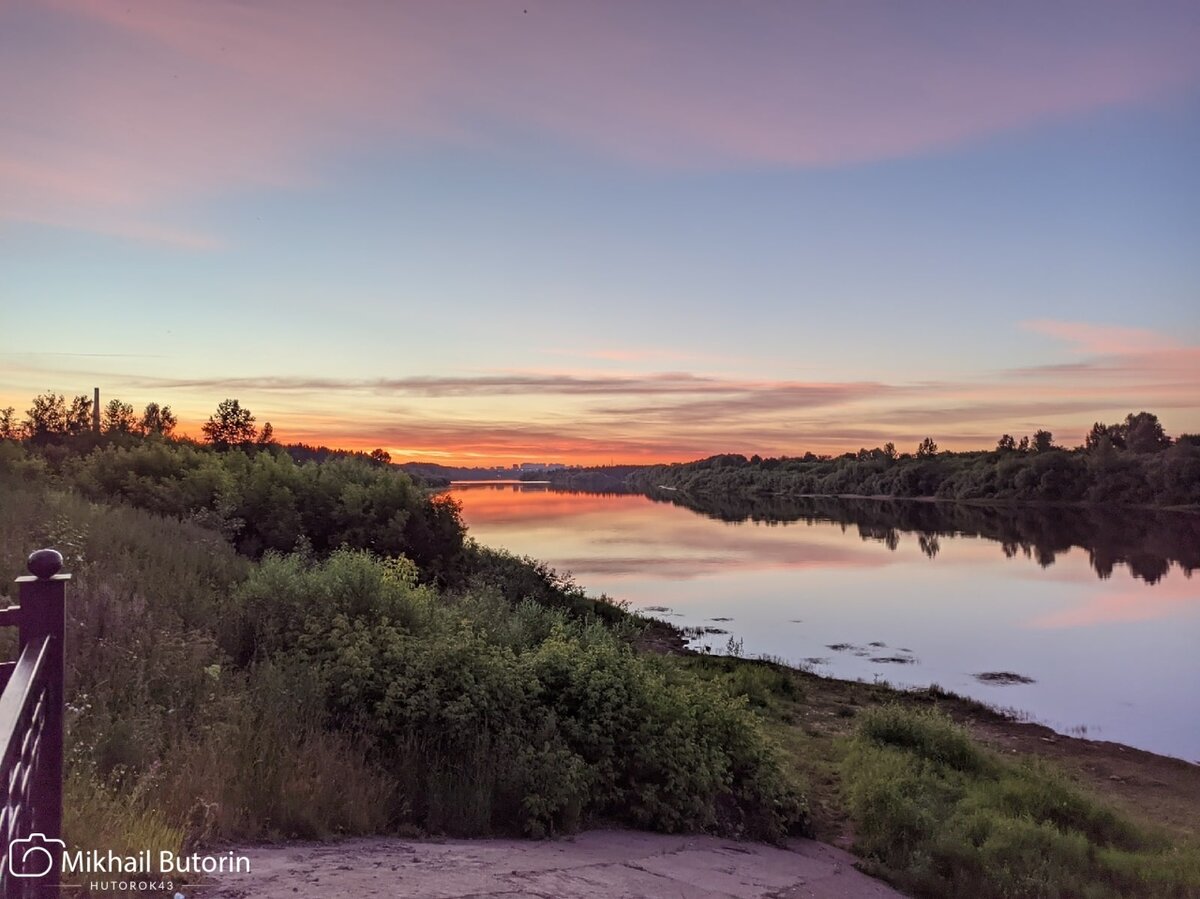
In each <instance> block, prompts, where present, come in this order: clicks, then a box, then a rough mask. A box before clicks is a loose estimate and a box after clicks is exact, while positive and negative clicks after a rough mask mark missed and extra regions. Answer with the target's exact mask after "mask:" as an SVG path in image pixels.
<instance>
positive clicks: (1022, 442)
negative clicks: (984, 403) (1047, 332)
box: [564, 412, 1200, 506]
mask: <svg viewBox="0 0 1200 899" xmlns="http://www.w3.org/2000/svg"><path fill="white" fill-rule="evenodd" d="M570 476H571V475H565V476H564V477H570ZM576 480H578V478H576ZM624 484H625V486H626V487H628V488H629V489H633V490H638V491H648V490H653V489H656V488H658V487H663V486H666V487H672V488H675V489H677V490H684V491H690V492H694V493H696V494H704V493H720V492H725V493H737V492H742V493H746V494H748V495H781V496H801V495H859V496H899V497H935V498H938V499H953V500H1021V501H1046V502H1084V503H1100V504H1128V505H1158V506H1194V505H1200V435H1195V434H1184V435H1181V436H1179V437H1177V438H1172V437H1171V436H1170V435H1168V434H1167V433H1166V432H1165V431H1164V429H1163V426H1162V423H1161V422H1160V421H1159V419H1158V416H1157V415H1155V414H1153V413H1150V412H1136V413H1130V414H1129V415H1127V416H1126V417H1125V420H1124V421H1123V422H1119V423H1117V424H1111V425H1110V424H1105V423H1103V422H1096V423H1095V425H1093V427H1092V429H1091V430H1090V431H1089V432H1088V435H1087V438H1086V440H1085V442H1084V444H1083V445H1082V446H1078V447H1075V448H1074V449H1067V448H1065V447H1062V446H1059V445H1057V444H1056V443H1055V442H1054V435H1053V434H1052V433H1051V432H1050V431H1047V430H1039V431H1037V432H1035V433H1034V434H1033V435H1032V436H1030V437H1022V438H1020V439H1019V440H1018V439H1016V438H1014V437H1013V436H1012V435H1009V434H1005V435H1003V436H1002V437H1000V439H999V440H998V441H997V443H996V448H995V449H993V450H981V451H969V452H944V451H941V450H939V448H938V446H937V443H936V442H935V441H934V440H933V439H932V438H929V437H926V438H925V439H924V440H922V441H921V443H920V444H919V445H918V446H917V447H916V449H915V451H914V452H912V453H900V452H898V451H897V450H896V447H895V445H894V444H892V443H887V444H884V445H883V446H882V447H875V448H873V449H866V448H863V449H860V450H859V451H858V452H853V453H845V454H843V455H841V456H829V455H816V454H814V453H805V454H804V455H803V456H798V457H789V456H780V457H776V458H763V457H761V456H758V455H753V456H750V457H746V456H744V455H741V454H737V453H725V454H721V455H717V456H711V457H709V458H707V459H701V460H699V461H696V462H685V463H677V464H672V465H654V466H646V467H642V468H637V469H634V470H632V471H631V472H629V473H628V474H627V475H626V476H625V477H624Z"/></svg>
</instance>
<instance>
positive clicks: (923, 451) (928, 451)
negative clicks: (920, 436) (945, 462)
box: [917, 437, 938, 459]
mask: <svg viewBox="0 0 1200 899" xmlns="http://www.w3.org/2000/svg"><path fill="white" fill-rule="evenodd" d="M937 451H938V447H937V444H936V443H934V442H933V438H932V437H926V438H925V439H924V440H922V441H921V445H920V446H918V447H917V458H918V459H929V458H932V457H933V456H936V455H937Z"/></svg>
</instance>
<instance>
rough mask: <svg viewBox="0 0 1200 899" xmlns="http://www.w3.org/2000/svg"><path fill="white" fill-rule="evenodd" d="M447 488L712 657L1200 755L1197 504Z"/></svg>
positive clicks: (482, 517) (486, 519) (481, 525)
mask: <svg viewBox="0 0 1200 899" xmlns="http://www.w3.org/2000/svg"><path fill="white" fill-rule="evenodd" d="M451 490H452V493H453V494H454V495H455V496H456V498H457V499H459V500H460V501H461V502H462V504H463V517H464V519H465V520H466V522H467V524H468V526H469V528H470V533H471V534H472V536H474V537H475V538H476V539H478V540H479V541H480V542H482V543H484V544H486V545H489V546H496V547H503V548H505V549H508V550H511V551H513V552H515V553H518V554H522V555H530V556H534V557H536V558H538V559H542V560H544V561H546V562H548V563H550V564H551V565H553V566H554V567H555V568H557V569H559V570H565V571H569V572H571V573H572V575H573V576H574V578H575V580H576V581H577V582H578V583H580V584H581V585H582V586H584V587H586V588H587V590H588V592H589V593H593V594H598V593H604V594H607V595H608V596H610V597H612V598H613V599H617V600H622V601H626V602H628V603H629V604H630V606H631V607H632V608H633V609H635V610H642V611H646V612H647V613H648V614H653V615H656V616H658V617H661V618H664V619H665V620H667V621H669V622H671V623H672V624H675V625H678V626H680V627H685V628H695V629H705V630H707V632H706V633H703V634H701V635H699V636H697V637H696V638H695V639H694V641H693V643H694V645H696V646H697V647H702V648H707V649H708V651H712V652H737V653H741V654H743V655H746V656H759V655H769V656H772V657H776V658H779V659H781V660H783V661H785V662H788V663H789V664H793V665H802V666H807V667H810V668H812V669H813V670H815V671H816V672H817V673H821V674H829V675H833V676H836V677H841V678H851V679H863V680H867V681H870V680H874V679H881V680H886V681H888V682H889V683H892V684H894V685H898V686H925V685H929V684H935V683H936V684H939V685H940V686H942V687H944V688H946V689H949V690H953V691H955V692H958V693H963V694H966V695H969V696H972V697H975V698H977V699H981V700H983V701H985V702H988V703H990V704H993V705H996V706H1000V707H1004V708H1008V709H1012V710H1015V711H1016V712H1018V713H1019V714H1021V715H1023V716H1026V717H1028V718H1030V719H1032V720H1036V721H1039V722H1041V723H1044V724H1047V725H1049V726H1050V727H1053V728H1055V729H1056V730H1059V731H1060V732H1064V733H1071V734H1074V735H1079V736H1086V737H1089V738H1091V739H1102V740H1114V741H1117V742H1121V743H1126V744H1129V745H1132V746H1138V747H1141V748H1144V749H1149V750H1152V751H1155V752H1160V753H1165V754H1168V755H1174V756H1178V757H1181V758H1186V759H1189V760H1193V761H1197V760H1200V580H1198V579H1194V578H1192V577H1191V573H1192V571H1193V570H1195V569H1196V568H1198V567H1200V515H1195V514H1189V513H1167V512H1161V513H1138V512H1133V511H1121V512H1098V511H1088V510H1079V509H1061V508H1060V509H1045V508H1028V507H1026V508H1015V507H979V506H964V505H947V504H940V503H928V502H918V501H878V500H865V499H864V500H837V499H831V498H812V499H795V500H771V501H770V502H764V501H747V500H729V499H724V500H721V501H711V500H694V499H691V498H688V497H684V496H681V495H675V494H672V493H670V492H666V491H663V492H661V493H660V494H658V495H656V496H655V497H647V496H642V495H638V494H594V493H580V492H569V491H562V490H556V489H554V488H552V487H549V486H546V485H521V484H503V485H495V484H455V485H454V486H453V487H452V488H451ZM980 675H984V676H985V677H983V678H981V677H980ZM999 675H1014V676H1015V677H1007V676H1005V677H999ZM988 676H991V677H988Z"/></svg>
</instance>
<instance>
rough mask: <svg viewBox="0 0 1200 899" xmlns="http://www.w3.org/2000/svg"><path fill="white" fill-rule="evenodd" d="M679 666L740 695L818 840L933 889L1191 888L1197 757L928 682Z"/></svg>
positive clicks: (1199, 865)
mask: <svg viewBox="0 0 1200 899" xmlns="http://www.w3.org/2000/svg"><path fill="white" fill-rule="evenodd" d="M680 664H681V665H684V666H685V667H687V668H689V669H691V670H693V671H695V672H697V673H698V674H699V675H700V676H702V677H707V678H711V679H713V680H716V681H719V682H721V683H723V684H724V685H725V686H726V688H727V689H729V690H731V691H732V692H735V693H738V694H740V695H744V696H745V697H746V698H747V701H748V702H749V703H750V704H751V706H752V707H753V708H754V709H756V711H757V712H758V713H759V715H760V716H761V717H762V718H763V720H764V721H765V722H767V730H768V732H769V733H770V734H771V735H772V736H773V737H774V739H775V740H776V742H777V743H778V744H779V745H780V746H781V747H783V749H784V752H785V756H786V758H787V768H788V769H789V771H790V773H791V775H792V776H793V777H794V778H795V779H796V781H797V782H798V783H800V784H801V785H802V789H803V791H804V794H805V796H806V798H807V801H808V807H809V810H810V823H811V827H812V829H813V831H814V833H815V835H816V836H817V837H818V838H820V839H823V840H826V841H828V842H833V843H836V844H839V845H842V846H844V847H845V848H849V849H852V850H853V851H855V852H856V853H857V854H858V855H860V856H861V857H862V859H863V867H864V869H865V870H867V871H869V872H870V873H873V874H876V875H878V876H881V877H884V878H885V879H887V880H889V881H891V882H892V883H894V884H896V885H897V886H899V887H901V888H902V889H904V890H905V891H906V892H911V893H912V894H913V895H916V896H928V897H939V899H941V897H946V899H949V897H959V896H972V897H1026V896H1030V897H1077V896H1085V897H1114V896H1130V897H1192V896H1197V895H1200V767H1198V766H1195V765H1190V764H1188V763H1186V762H1182V761H1178V760H1175V759H1168V758H1164V757H1161V756H1156V755H1153V754H1152V753H1145V752H1140V751H1138V750H1134V749H1130V748H1128V747H1121V746H1117V745H1115V744H1105V743H1095V742H1092V741H1087V740H1078V739H1073V738H1070V737H1063V736H1060V735H1057V734H1054V733H1053V732H1051V731H1049V730H1048V729H1046V728H1042V727H1039V726H1037V725H1029V724H1022V723H1019V722H1016V721H1013V720H1011V719H1009V718H1006V717H1005V716H1003V715H1001V714H999V713H997V712H994V711H992V710H990V709H988V708H987V707H985V706H983V705H981V704H979V703H977V702H975V701H973V700H970V699H965V698H963V697H958V696H955V695H953V694H948V693H945V692H943V691H941V690H938V689H936V688H933V689H930V690H919V691H900V690H895V689H892V688H890V687H888V686H886V685H882V684H866V683H858V682H850V681H840V680H835V679H832V678H823V677H819V676H816V675H813V674H809V673H806V672H802V671H797V670H794V669H790V668H787V667H785V666H782V665H778V664H775V663H771V662H767V661H758V660H750V659H737V658H729V657H713V656H701V655H687V656H683V657H681V658H680Z"/></svg>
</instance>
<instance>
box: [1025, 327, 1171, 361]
mask: <svg viewBox="0 0 1200 899" xmlns="http://www.w3.org/2000/svg"><path fill="white" fill-rule="evenodd" d="M1022 326H1023V327H1024V328H1025V329H1026V330H1029V331H1033V332H1035V333H1037V334H1045V335H1047V336H1049V337H1056V338H1058V339H1059V340H1062V341H1064V342H1066V343H1069V344H1071V346H1072V349H1073V350H1074V351H1075V352H1078V353H1086V354H1088V355H1122V354H1129V353H1155V352H1159V351H1162V350H1168V351H1169V350H1175V349H1180V348H1181V344H1180V343H1179V341H1178V340H1176V339H1175V338H1173V337H1170V336H1168V335H1166V334H1160V333H1159V332H1157V331H1151V330H1148V329H1146V328H1124V327H1116V326H1111V325H1093V324H1088V323H1086V322H1063V321H1052V320H1050V319H1036V320H1034V321H1027V322H1022Z"/></svg>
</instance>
